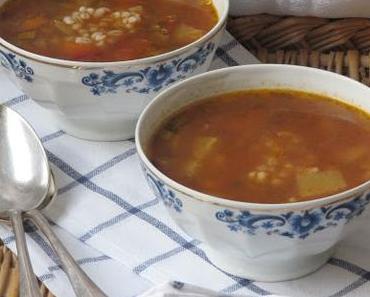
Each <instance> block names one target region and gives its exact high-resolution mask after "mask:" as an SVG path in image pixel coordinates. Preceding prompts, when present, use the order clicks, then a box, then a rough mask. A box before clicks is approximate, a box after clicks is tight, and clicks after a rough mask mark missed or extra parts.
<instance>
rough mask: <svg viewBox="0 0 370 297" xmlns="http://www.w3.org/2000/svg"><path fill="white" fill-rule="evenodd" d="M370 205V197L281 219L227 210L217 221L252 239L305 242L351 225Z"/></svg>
mask: <svg viewBox="0 0 370 297" xmlns="http://www.w3.org/2000/svg"><path fill="white" fill-rule="evenodd" d="M369 203H370V194H368V195H367V196H360V197H356V198H355V199H353V200H351V201H347V202H344V203H342V204H339V205H334V206H325V207H321V208H316V209H312V210H305V211H301V212H287V213H284V214H279V215H267V214H252V213H251V212H249V211H242V212H237V211H232V210H228V209H225V210H223V211H219V212H217V213H216V219H217V220H219V221H221V222H224V223H226V224H227V227H228V228H229V229H230V230H231V231H234V232H239V231H241V232H244V233H246V234H248V235H256V234H257V233H258V232H262V233H265V234H267V235H273V234H278V235H281V236H285V237H288V238H299V239H305V238H307V237H308V236H310V235H312V234H314V233H316V232H319V231H322V230H325V229H327V228H330V227H335V226H337V225H338V224H339V223H342V222H344V223H345V224H346V223H348V222H350V221H351V220H352V219H353V218H354V217H357V216H359V215H360V214H361V213H362V212H363V211H364V209H365V207H366V205H368V204H369Z"/></svg>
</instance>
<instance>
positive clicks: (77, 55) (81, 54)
mask: <svg viewBox="0 0 370 297" xmlns="http://www.w3.org/2000/svg"><path fill="white" fill-rule="evenodd" d="M61 51H62V54H63V55H64V56H65V57H67V58H68V59H82V58H88V57H89V56H91V55H94V54H96V53H97V52H98V51H99V50H98V49H97V48H96V47H95V46H94V45H92V44H77V43H75V42H71V41H66V42H64V43H63V45H62V47H61Z"/></svg>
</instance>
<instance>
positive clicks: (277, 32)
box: [228, 14, 370, 85]
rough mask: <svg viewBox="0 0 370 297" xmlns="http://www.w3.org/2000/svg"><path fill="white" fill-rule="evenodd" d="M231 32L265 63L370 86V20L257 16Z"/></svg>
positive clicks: (235, 21)
mask: <svg viewBox="0 0 370 297" xmlns="http://www.w3.org/2000/svg"><path fill="white" fill-rule="evenodd" d="M228 30H229V31H230V33H231V34H233V35H234V37H235V38H236V39H238V40H239V41H240V42H241V43H242V44H243V45H244V46H245V47H246V48H247V49H248V50H250V51H251V52H252V53H253V54H254V55H256V56H257V57H258V58H259V59H260V60H261V61H262V62H263V63H279V64H281V63H283V64H297V65H304V66H311V67H316V68H321V69H326V70H330V71H335V72H337V73H340V74H344V75H347V76H350V77H352V78H353V79H356V80H359V81H361V82H363V83H364V84H366V85H370V73H369V68H370V55H369V52H370V19H364V18H348V19H324V18H315V17H294V16H273V15H266V14H264V15H254V16H243V17H238V18H231V19H230V20H229V25H228Z"/></svg>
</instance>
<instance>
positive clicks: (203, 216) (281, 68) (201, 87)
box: [136, 65, 370, 281]
mask: <svg viewBox="0 0 370 297" xmlns="http://www.w3.org/2000/svg"><path fill="white" fill-rule="evenodd" d="M279 87H283V88H293V89H301V90H306V91H310V92H316V93H320V94H327V95H329V96H334V97H337V98H338V100H342V101H345V102H347V103H350V104H352V105H356V106H358V107H360V108H361V109H363V110H365V111H366V112H369V113H370V100H369V98H370V89H369V88H368V87H366V86H364V85H362V84H360V83H358V82H356V81H354V80H351V79H349V78H346V77H344V76H340V75H337V74H334V73H330V72H326V71H322V70H317V69H312V68H307V67H300V66H288V65H249V66H239V67H233V68H227V69H222V70H217V71H213V72H209V73H206V74H202V75H199V76H196V77H193V78H190V79H187V80H185V81H183V82H182V83H179V84H177V85H176V86H173V87H170V88H169V89H167V90H165V91H164V92H163V93H161V94H160V95H159V96H157V97H156V98H155V99H154V100H153V101H152V102H151V103H150V104H149V105H148V107H147V108H146V109H145V110H144V112H143V113H142V115H141V117H140V119H139V122H138V126H137V129H136V145H137V150H138V155H139V157H140V160H141V163H142V167H143V169H144V174H145V176H146V178H147V180H148V183H149V185H150V186H151V188H152V189H153V191H154V193H155V194H156V195H157V197H159V198H160V199H161V200H162V201H163V202H164V205H165V206H166V208H167V209H168V212H169V214H170V215H171V216H172V218H173V219H174V221H175V222H176V223H177V224H178V225H179V226H180V227H181V228H182V229H183V230H184V231H185V232H186V233H188V234H189V235H190V236H191V237H193V238H195V239H198V240H201V241H202V242H203V243H204V247H205V251H206V253H207V255H208V257H209V258H210V260H211V261H213V262H214V264H215V265H217V266H219V267H220V268H221V269H223V270H225V271H227V272H229V273H232V274H236V275H239V276H241V277H245V278H249V279H254V280H258V281H282V280H288V279H294V278H298V277H301V276H303V275H306V274H308V273H311V272H313V271H315V270H316V269H318V268H319V267H321V266H322V265H323V264H324V263H326V261H327V260H328V259H329V257H330V256H331V255H332V254H333V252H334V248H335V245H336V244H337V243H338V242H339V241H340V240H341V239H342V238H343V237H344V236H345V234H346V233H348V232H349V231H350V230H353V228H355V227H356V224H358V223H359V220H358V218H359V217H360V216H361V215H362V214H363V213H364V212H365V211H369V210H368V208H367V207H368V205H369V204H370V181H367V182H366V183H364V184H362V185H359V186H358V187H356V188H354V189H351V190H349V191H346V192H342V193H340V194H337V195H332V196H329V197H325V198H320V199H316V200H311V201H305V202H298V203H289V204H257V203H246V202H237V201H231V200H226V199H222V198H220V197H213V196H210V195H206V194H204V193H200V192H197V191H195V190H192V189H190V188H187V187H185V186H183V185H181V184H179V183H177V182H175V181H174V180H172V179H170V178H169V177H167V176H165V175H164V174H163V173H162V172H160V171H159V170H158V169H157V168H156V167H155V166H154V165H153V164H152V163H151V162H150V160H149V159H148V158H147V155H146V149H147V145H148V141H149V140H150V138H151V137H152V135H153V133H154V131H156V129H157V128H158V126H159V125H160V124H161V122H163V120H164V119H165V118H167V117H168V116H169V115H172V114H173V113H174V112H176V111H178V110H179V109H181V108H182V107H184V106H186V105H188V104H190V103H192V102H194V101H197V100H200V99H202V98H204V97H208V96H211V95H215V94H219V93H224V92H231V91H235V90H241V89H253V88H279Z"/></svg>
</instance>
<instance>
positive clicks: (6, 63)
mask: <svg viewBox="0 0 370 297" xmlns="http://www.w3.org/2000/svg"><path fill="white" fill-rule="evenodd" d="M0 64H1V66H3V67H4V68H6V69H8V70H12V71H13V72H14V73H15V75H16V76H17V77H19V78H20V79H24V80H26V81H28V82H32V81H33V78H32V76H33V75H34V71H33V69H32V68H31V67H29V66H28V65H27V63H26V62H25V61H23V60H21V59H17V56H16V55H15V54H12V53H5V52H4V51H2V50H0Z"/></svg>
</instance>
